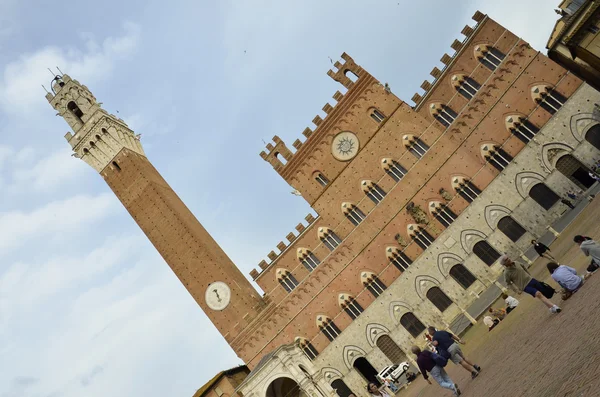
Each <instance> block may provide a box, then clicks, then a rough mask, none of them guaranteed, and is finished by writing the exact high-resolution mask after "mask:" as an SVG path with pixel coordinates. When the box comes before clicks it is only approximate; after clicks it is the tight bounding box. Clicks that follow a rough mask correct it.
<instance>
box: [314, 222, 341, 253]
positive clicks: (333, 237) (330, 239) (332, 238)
mask: <svg viewBox="0 0 600 397" xmlns="http://www.w3.org/2000/svg"><path fill="white" fill-rule="evenodd" d="M318 234H319V240H321V242H322V243H323V244H324V245H325V246H326V247H327V248H329V250H330V251H333V250H334V249H336V248H337V246H338V245H340V244H341V243H342V239H341V238H339V237H338V236H337V234H335V232H334V231H333V230H331V229H329V228H327V227H320V228H319V233H318Z"/></svg>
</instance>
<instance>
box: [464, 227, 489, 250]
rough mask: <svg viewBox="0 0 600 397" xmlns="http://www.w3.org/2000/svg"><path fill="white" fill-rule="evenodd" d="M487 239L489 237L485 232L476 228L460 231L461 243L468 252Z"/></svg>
mask: <svg viewBox="0 0 600 397" xmlns="http://www.w3.org/2000/svg"><path fill="white" fill-rule="evenodd" d="M485 239H487V236H486V235H485V233H483V232H480V231H479V230H475V229H467V230H463V231H462V232H461V233H460V244H461V245H462V248H463V250H464V251H465V252H466V253H470V252H473V246H474V245H475V244H477V243H478V242H480V241H481V240H485Z"/></svg>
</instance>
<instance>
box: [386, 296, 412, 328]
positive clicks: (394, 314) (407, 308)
mask: <svg viewBox="0 0 600 397" xmlns="http://www.w3.org/2000/svg"><path fill="white" fill-rule="evenodd" d="M414 311H415V310H414V308H413V307H412V306H411V305H410V304H408V303H406V302H403V301H392V302H390V318H391V319H392V321H393V322H394V324H400V317H402V316H403V315H404V314H406V313H408V312H414Z"/></svg>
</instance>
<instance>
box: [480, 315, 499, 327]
mask: <svg viewBox="0 0 600 397" xmlns="http://www.w3.org/2000/svg"><path fill="white" fill-rule="evenodd" d="M499 322H500V320H494V319H493V318H492V317H491V316H485V317H484V318H483V323H484V324H485V325H487V327H488V331H491V330H492V329H493V328H494V327H495V326H496V325H497V324H498V323H499Z"/></svg>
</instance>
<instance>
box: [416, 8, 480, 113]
mask: <svg viewBox="0 0 600 397" xmlns="http://www.w3.org/2000/svg"><path fill="white" fill-rule="evenodd" d="M471 19H473V20H474V21H475V22H477V23H476V24H475V26H474V27H471V26H469V25H465V27H464V28H463V30H462V31H461V33H462V34H463V35H464V36H465V38H464V39H463V40H462V41H460V40H458V39H457V40H454V42H453V43H452V44H451V46H450V47H451V48H452V49H453V50H454V54H452V55H448V54H444V55H443V56H442V58H441V59H440V61H441V62H442V64H443V65H444V66H443V68H442V69H441V70H440V69H439V68H438V67H434V68H433V69H432V70H431V72H430V74H431V76H432V77H433V79H434V80H433V82H430V81H429V80H425V81H423V83H421V88H422V89H423V90H424V91H425V92H424V93H423V94H419V93H418V92H417V93H415V95H413V97H412V98H411V99H412V101H413V102H414V103H415V107H419V106H421V105H422V104H423V103H424V101H425V99H426V98H427V97H428V95H429V94H430V93H431V92H432V90H433V88H434V87H435V85H436V83H437V82H438V81H439V80H440V79H441V78H442V76H443V75H444V73H445V72H446V70H447V69H448V67H449V66H450V65H452V64H453V63H454V62H455V60H456V59H457V57H458V55H459V54H460V53H461V52H462V51H463V49H464V48H465V44H466V43H467V42H468V41H469V40H470V39H471V38H472V37H473V36H474V34H475V32H476V31H477V28H478V27H479V26H480V24H481V22H483V21H484V20H486V19H487V15H485V14H483V13H482V12H480V11H476V12H475V14H473V16H472V17H471Z"/></svg>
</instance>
